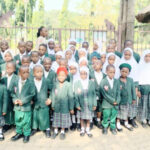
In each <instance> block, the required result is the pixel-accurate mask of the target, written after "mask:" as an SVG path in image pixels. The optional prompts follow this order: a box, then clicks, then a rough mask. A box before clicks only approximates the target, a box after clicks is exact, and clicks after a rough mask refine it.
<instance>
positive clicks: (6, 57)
mask: <svg viewBox="0 0 150 150" xmlns="http://www.w3.org/2000/svg"><path fill="white" fill-rule="evenodd" d="M4 60H5V62H9V61H12V60H13V57H12V55H11V54H10V53H9V52H8V53H6V54H5V56H4Z"/></svg>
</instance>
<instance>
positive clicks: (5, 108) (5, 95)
mask: <svg viewBox="0 0 150 150" xmlns="http://www.w3.org/2000/svg"><path fill="white" fill-rule="evenodd" d="M3 88H4V89H3V92H4V93H3V111H2V112H3V115H5V114H6V113H7V107H8V93H7V89H6V87H5V86H4V87H3Z"/></svg>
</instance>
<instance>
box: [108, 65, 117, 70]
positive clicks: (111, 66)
mask: <svg viewBox="0 0 150 150" xmlns="http://www.w3.org/2000/svg"><path fill="white" fill-rule="evenodd" d="M110 68H113V69H115V66H114V65H107V67H106V71H108V70H109V69H110Z"/></svg>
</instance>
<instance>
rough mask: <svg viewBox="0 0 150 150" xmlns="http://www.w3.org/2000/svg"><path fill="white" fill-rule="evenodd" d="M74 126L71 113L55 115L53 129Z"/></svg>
mask: <svg viewBox="0 0 150 150" xmlns="http://www.w3.org/2000/svg"><path fill="white" fill-rule="evenodd" d="M71 125H72V123H71V117H70V113H67V114H62V113H55V112H54V114H53V127H55V128H69V127H70V126H71Z"/></svg>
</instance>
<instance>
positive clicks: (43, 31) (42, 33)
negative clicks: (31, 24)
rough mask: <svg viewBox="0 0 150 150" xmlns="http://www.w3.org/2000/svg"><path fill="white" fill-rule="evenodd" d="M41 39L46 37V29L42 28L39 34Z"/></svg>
mask: <svg viewBox="0 0 150 150" xmlns="http://www.w3.org/2000/svg"><path fill="white" fill-rule="evenodd" d="M40 34H41V35H42V36H43V37H47V36H48V31H47V29H46V28H42V31H41V33H40Z"/></svg>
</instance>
